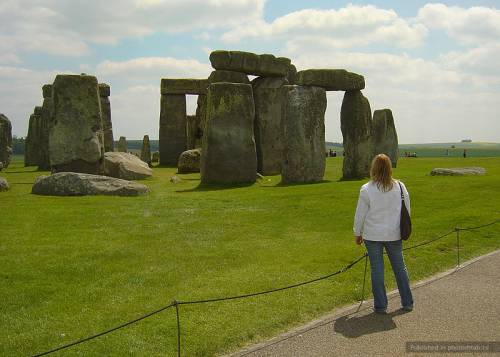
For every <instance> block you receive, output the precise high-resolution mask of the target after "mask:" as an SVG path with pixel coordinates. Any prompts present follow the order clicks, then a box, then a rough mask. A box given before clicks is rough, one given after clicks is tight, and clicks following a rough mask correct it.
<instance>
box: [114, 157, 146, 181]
mask: <svg viewBox="0 0 500 357" xmlns="http://www.w3.org/2000/svg"><path fill="white" fill-rule="evenodd" d="M104 174H105V175H106V176H111V177H116V178H121V179H124V180H143V179H145V178H148V177H151V176H152V175H153V171H152V170H151V169H150V168H149V166H148V164H146V163H145V162H144V161H142V160H141V159H139V158H138V157H137V156H135V155H133V154H129V153H126V152H107V153H105V154H104Z"/></svg>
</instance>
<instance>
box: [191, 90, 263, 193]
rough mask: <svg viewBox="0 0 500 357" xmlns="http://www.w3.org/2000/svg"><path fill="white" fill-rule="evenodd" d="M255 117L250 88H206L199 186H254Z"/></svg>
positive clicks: (255, 159) (255, 169) (255, 164)
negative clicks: (205, 110) (245, 184)
mask: <svg viewBox="0 0 500 357" xmlns="http://www.w3.org/2000/svg"><path fill="white" fill-rule="evenodd" d="M254 117H255V105H254V101H253V93H252V86H251V85H249V84H240V83H214V84H211V85H210V86H209V87H208V95H207V118H206V123H205V131H204V132H203V146H202V155H201V164H200V172H201V182H202V183H204V184H239V183H252V182H255V180H256V174H257V156H256V152H255V140H254V131H253V125H254Z"/></svg>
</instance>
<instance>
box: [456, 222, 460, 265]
mask: <svg viewBox="0 0 500 357" xmlns="http://www.w3.org/2000/svg"><path fill="white" fill-rule="evenodd" d="M455 232H457V268H458V267H459V266H460V228H458V227H457V228H455Z"/></svg>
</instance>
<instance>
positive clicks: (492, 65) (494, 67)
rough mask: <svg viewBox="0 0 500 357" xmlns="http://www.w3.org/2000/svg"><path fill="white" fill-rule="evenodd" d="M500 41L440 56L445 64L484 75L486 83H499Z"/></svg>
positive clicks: (458, 69) (459, 69)
mask: <svg viewBox="0 0 500 357" xmlns="http://www.w3.org/2000/svg"><path fill="white" fill-rule="evenodd" d="M499 58H500V43H498V44H486V45H483V46H480V47H476V48H472V49H470V50H467V51H462V52H459V51H453V52H449V53H446V54H443V55H441V56H440V61H441V62H442V63H443V66H445V67H447V68H450V69H453V70H456V71H461V72H465V73H473V74H478V75H482V76H483V77H484V78H483V81H484V82H486V83H488V82H489V83H492V82H493V83H492V84H495V83H496V84H498V83H499V79H500V78H499V77H500V62H499V60H498V59H499Z"/></svg>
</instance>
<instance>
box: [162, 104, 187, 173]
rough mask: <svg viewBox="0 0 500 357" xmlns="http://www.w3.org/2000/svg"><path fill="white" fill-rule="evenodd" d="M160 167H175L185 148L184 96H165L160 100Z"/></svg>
mask: <svg viewBox="0 0 500 357" xmlns="http://www.w3.org/2000/svg"><path fill="white" fill-rule="evenodd" d="M159 139H160V140H159V146H160V165H162V166H176V165H177V161H178V160H179V155H180V154H181V153H182V152H183V151H185V150H186V148H187V133H186V96H185V95H184V94H165V95H162V96H161V100H160V135H159Z"/></svg>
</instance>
